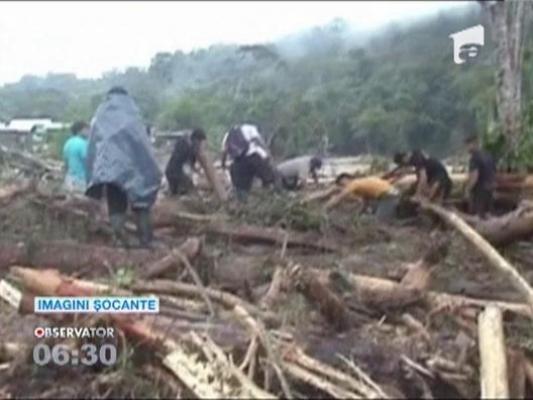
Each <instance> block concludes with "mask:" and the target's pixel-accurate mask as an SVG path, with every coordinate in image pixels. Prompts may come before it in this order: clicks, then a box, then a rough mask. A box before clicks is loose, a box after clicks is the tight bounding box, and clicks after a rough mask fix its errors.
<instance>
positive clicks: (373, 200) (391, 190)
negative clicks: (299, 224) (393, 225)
mask: <svg viewBox="0 0 533 400" xmlns="http://www.w3.org/2000/svg"><path fill="white" fill-rule="evenodd" d="M335 183H336V184H337V186H339V187H341V188H342V189H341V192H340V193H338V194H337V195H336V196H334V197H332V198H331V199H330V200H329V201H328V202H327V203H326V205H325V206H324V209H325V211H327V210H330V209H332V208H333V207H335V206H336V205H338V204H339V203H340V202H341V201H343V200H345V199H347V198H357V199H361V200H362V201H363V207H362V210H364V209H366V208H367V206H368V205H375V210H376V211H375V213H376V216H377V217H378V218H379V219H381V220H386V219H390V218H392V217H394V216H395V214H396V207H397V205H398V202H399V199H400V192H399V191H398V189H396V188H395V187H394V185H393V184H392V183H390V182H389V181H388V180H386V179H382V178H380V177H378V176H368V177H364V178H354V177H353V176H352V175H350V174H346V173H344V174H341V175H339V176H338V177H337V179H336V180H335Z"/></svg>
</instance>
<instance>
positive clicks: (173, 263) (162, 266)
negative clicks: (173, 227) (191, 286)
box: [140, 238, 202, 279]
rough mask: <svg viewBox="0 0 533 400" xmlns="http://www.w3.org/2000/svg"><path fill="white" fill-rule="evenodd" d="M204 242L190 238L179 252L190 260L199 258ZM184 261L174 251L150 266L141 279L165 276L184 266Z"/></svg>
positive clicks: (142, 273)
mask: <svg viewBox="0 0 533 400" xmlns="http://www.w3.org/2000/svg"><path fill="white" fill-rule="evenodd" d="M201 245H202V242H201V240H200V239H198V238H189V239H187V240H186V241H185V243H183V244H182V245H181V246H180V247H179V249H178V250H179V252H180V253H181V254H184V255H185V256H186V257H187V258H188V259H192V258H193V257H195V256H197V255H198V254H199V253H200V251H201ZM182 264H183V263H182V260H181V258H180V257H179V255H177V254H176V253H174V252H173V251H171V252H170V254H168V255H166V256H164V257H163V258H161V259H160V260H157V261H156V262H154V263H153V264H150V265H148V266H147V267H146V268H145V269H144V271H143V272H141V274H140V275H141V277H142V278H143V279H152V278H155V277H158V276H161V275H163V274H164V273H165V272H166V271H168V270H170V269H172V268H173V267H175V268H177V267H179V266H180V265H182Z"/></svg>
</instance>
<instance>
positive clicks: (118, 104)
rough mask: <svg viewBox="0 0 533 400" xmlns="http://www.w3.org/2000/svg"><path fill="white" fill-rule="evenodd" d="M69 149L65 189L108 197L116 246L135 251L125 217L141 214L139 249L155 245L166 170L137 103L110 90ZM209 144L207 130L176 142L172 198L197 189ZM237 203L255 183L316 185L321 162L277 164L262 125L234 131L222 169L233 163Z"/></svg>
mask: <svg viewBox="0 0 533 400" xmlns="http://www.w3.org/2000/svg"><path fill="white" fill-rule="evenodd" d="M71 130H72V135H71V137H70V138H69V139H68V140H67V141H66V143H65V144H64V147H63V157H64V161H65V167H66V175H65V182H64V186H65V189H66V190H67V191H69V192H75V193H81V194H85V195H87V196H89V197H92V198H95V199H98V200H100V199H102V198H105V199H106V201H107V209H108V213H109V220H110V223H111V227H112V229H113V235H114V241H115V243H116V244H120V245H124V246H127V247H130V246H131V244H130V243H128V239H127V237H128V236H127V235H126V234H125V223H126V214H127V210H128V208H130V209H131V210H132V212H133V214H134V215H135V217H136V218H135V221H136V225H137V233H138V239H139V245H140V246H141V247H149V246H150V244H151V242H152V239H153V234H152V228H151V224H150V209H151V207H152V206H153V204H154V203H155V200H156V197H157V193H158V191H159V189H160V187H161V178H162V173H161V171H160V169H159V166H158V163H157V161H156V158H155V156H154V152H153V148H152V143H151V141H150V135H149V133H148V131H147V129H146V127H145V125H144V124H143V122H142V118H141V113H140V111H139V109H138V107H137V105H136V104H135V102H134V100H133V99H132V98H131V97H130V96H129V95H128V93H127V91H126V90H125V89H123V88H121V87H115V88H112V89H111V90H110V91H109V92H108V93H107V96H106V98H105V100H104V101H103V102H102V103H101V104H100V105H99V107H98V108H97V110H96V113H95V115H94V117H93V119H92V121H91V124H90V125H89V124H87V123H85V122H76V123H75V124H73V126H72V127H71ZM206 140H207V136H206V134H205V132H204V131H203V130H202V129H194V130H193V131H192V132H190V133H186V134H183V135H181V136H179V137H178V138H177V139H176V142H175V145H174V149H173V151H172V154H171V156H170V159H169V161H168V163H167V166H166V168H165V176H166V179H167V182H168V186H169V191H170V193H171V194H173V195H179V194H184V193H187V192H189V191H190V190H191V189H192V188H193V186H194V184H193V180H192V171H197V168H196V161H197V158H198V155H199V151H200V149H201V148H202V146H203V144H204V143H205V141H206ZM228 157H229V158H231V159H232V163H231V166H230V167H229V172H230V177H231V182H232V184H233V187H234V189H235V193H236V195H237V198H238V199H240V200H245V199H246V196H247V194H248V192H249V191H250V189H251V187H252V184H253V181H254V179H255V178H256V177H257V178H259V179H260V180H261V182H262V184H263V186H264V187H269V186H272V187H274V188H276V189H278V190H279V189H281V188H286V189H296V188H298V187H301V186H302V185H305V183H306V181H307V178H308V176H309V175H312V176H313V177H314V179H315V181H316V180H317V179H318V177H317V175H316V171H317V169H320V167H321V165H322V162H321V160H320V158H317V157H300V158H298V159H294V160H291V161H290V162H286V163H282V164H280V165H279V166H277V167H275V166H274V165H273V164H272V161H271V157H270V154H269V151H268V147H267V145H266V143H265V142H264V140H263V138H262V136H261V134H260V133H259V130H258V128H257V127H256V126H255V125H251V124H242V125H235V126H233V127H232V128H231V129H230V130H229V131H228V132H227V133H226V135H225V136H224V139H223V143H222V167H223V168H224V169H226V160H227V158H228Z"/></svg>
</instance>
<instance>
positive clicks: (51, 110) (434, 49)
mask: <svg viewBox="0 0 533 400" xmlns="http://www.w3.org/2000/svg"><path fill="white" fill-rule="evenodd" d="M483 22H484V21H483V18H482V14H481V9H480V7H479V6H477V5H476V4H472V5H471V6H468V7H465V8H463V9H460V10H456V11H450V12H445V13H441V14H439V15H437V16H435V17H431V18H429V19H424V20H421V21H418V22H413V23H409V24H407V23H406V24H404V25H389V26H387V27H386V28H384V29H382V30H381V31H379V32H374V33H372V34H368V33H361V32H358V31H357V30H355V29H354V28H353V27H350V26H348V24H347V23H346V22H344V21H342V20H336V21H332V22H331V23H330V24H328V25H327V26H324V27H317V28H314V29H311V30H309V31H306V32H301V33H297V34H294V35H292V36H291V37H288V38H284V39H282V40H280V41H278V42H275V43H270V44H258V45H255V46H241V47H239V46H231V45H216V46H212V47H210V48H208V49H202V50H197V51H194V52H191V53H183V52H181V51H176V52H175V53H173V54H170V53H159V54H156V55H155V56H154V58H153V59H152V62H151V65H150V66H149V68H147V69H146V70H144V69H140V68H129V69H127V70H126V71H124V72H110V73H107V74H105V75H104V76H103V77H102V78H101V79H98V80H80V79H76V77H75V76H74V75H63V74H61V75H49V76H47V77H45V78H38V77H29V76H28V77H24V78H23V79H21V80H20V82H18V83H16V84H10V85H6V86H4V87H3V88H1V89H0V118H4V119H6V118H10V117H15V116H38V115H48V116H52V117H55V118H58V119H62V120H71V121H72V120H74V119H78V118H83V119H89V118H90V116H91V115H92V113H93V111H94V109H95V107H96V105H97V104H98V103H99V101H100V99H101V96H102V94H103V93H105V91H106V89H108V88H109V87H110V86H111V85H114V84H121V85H124V86H125V87H126V88H127V89H128V90H129V91H130V93H132V94H133V95H134V96H135V98H136V99H137V100H138V104H139V106H140V107H141V108H142V110H143V113H144V115H145V117H146V120H147V121H148V122H149V123H151V124H153V125H155V126H157V127H158V128H160V129H182V128H187V127H191V126H202V127H204V128H205V129H206V130H207V131H208V133H209V135H211V136H212V137H216V138H219V137H220V135H222V133H223V132H224V130H225V129H226V128H227V127H228V126H229V125H230V124H232V123H236V122H241V121H252V122H255V123H258V124H259V125H260V126H261V128H262V130H263V131H264V132H265V135H266V136H268V137H272V136H274V140H273V147H274V149H275V152H276V153H277V155H278V156H290V155H293V154H296V153H300V152H303V151H306V150H314V149H316V148H317V147H318V146H319V145H320V144H321V143H322V142H323V138H324V137H326V135H327V137H328V140H329V147H330V150H331V151H333V152H335V153H337V154H358V153H362V152H376V153H385V154H386V153H390V152H392V151H395V150H398V149H402V148H405V149H407V148H410V147H421V148H425V149H426V150H427V151H428V152H430V153H433V154H435V155H439V156H444V155H448V154H450V153H452V152H455V151H457V150H458V149H460V148H461V141H462V138H463V137H464V136H466V135H468V134H472V133H483V134H485V135H486V134H490V132H491V131H493V130H494V129H497V126H495V124H494V123H493V122H492V121H493V119H494V116H493V114H494V102H495V95H496V91H495V85H494V66H493V64H494V62H493V61H492V59H493V57H492V45H491V43H490V35H486V45H485V47H483V48H482V50H481V53H480V56H479V57H478V59H477V61H476V63H475V64H470V65H464V64H463V65H456V64H454V63H453V60H452V41H451V39H450V38H449V37H448V35H449V34H450V33H453V32H455V31H458V30H461V29H465V28H467V27H469V26H472V25H475V24H479V23H483ZM531 49H532V46H531V43H530V45H529V51H526V55H525V71H524V72H525V74H524V82H525V85H526V88H525V98H526V105H527V101H531V100H529V99H530V98H531V96H530V93H532V91H533V82H532V80H531V76H532V72H533V63H532V61H531ZM530 108H531V107H529V106H526V107H525V110H526V112H527V111H528V110H529V109H530Z"/></svg>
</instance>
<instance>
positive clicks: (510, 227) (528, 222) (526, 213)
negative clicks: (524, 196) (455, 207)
mask: <svg viewBox="0 0 533 400" xmlns="http://www.w3.org/2000/svg"><path fill="white" fill-rule="evenodd" d="M460 216H461V217H462V218H463V219H464V220H465V221H466V222H468V223H469V224H470V225H471V226H472V228H474V229H475V230H476V231H477V232H478V233H479V234H480V235H481V236H483V237H484V238H485V239H486V240H487V241H488V242H490V243H491V244H492V245H494V246H505V245H507V244H511V243H513V242H515V241H517V240H525V239H528V238H530V237H531V236H532V235H533V207H532V206H531V205H526V204H523V205H521V206H519V208H518V209H517V210H515V211H512V212H510V213H508V214H505V215H502V216H500V217H492V218H489V219H480V218H478V217H476V216H473V215H467V214H460Z"/></svg>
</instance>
